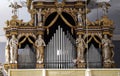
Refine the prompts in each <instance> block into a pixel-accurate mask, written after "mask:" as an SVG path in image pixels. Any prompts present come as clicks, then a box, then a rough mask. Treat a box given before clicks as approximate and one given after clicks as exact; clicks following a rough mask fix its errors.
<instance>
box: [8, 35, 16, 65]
mask: <svg viewBox="0 0 120 76" xmlns="http://www.w3.org/2000/svg"><path fill="white" fill-rule="evenodd" d="M9 45H10V63H17V50H18V39H17V38H15V35H12V38H11V39H10V42H9Z"/></svg>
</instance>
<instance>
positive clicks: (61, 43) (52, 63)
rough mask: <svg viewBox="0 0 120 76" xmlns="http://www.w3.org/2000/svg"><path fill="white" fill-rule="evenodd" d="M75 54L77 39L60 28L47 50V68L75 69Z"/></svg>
mask: <svg viewBox="0 0 120 76" xmlns="http://www.w3.org/2000/svg"><path fill="white" fill-rule="evenodd" d="M75 52H76V50H75V39H74V38H73V37H72V36H71V35H70V33H69V32H67V33H65V32H64V31H63V29H62V28H61V27H60V26H58V29H57V30H56V32H55V33H54V35H53V36H52V38H51V39H50V41H49V43H48V44H47V46H46V48H45V61H44V62H45V67H46V68H73V67H74V63H73V60H74V59H75V57H76V54H75Z"/></svg>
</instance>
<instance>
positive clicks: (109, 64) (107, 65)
mask: <svg viewBox="0 0 120 76" xmlns="http://www.w3.org/2000/svg"><path fill="white" fill-rule="evenodd" d="M103 67H104V68H115V63H103Z"/></svg>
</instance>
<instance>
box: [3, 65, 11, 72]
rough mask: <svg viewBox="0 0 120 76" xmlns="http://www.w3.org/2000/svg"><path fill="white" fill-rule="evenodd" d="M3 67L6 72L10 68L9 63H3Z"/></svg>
mask: <svg viewBox="0 0 120 76" xmlns="http://www.w3.org/2000/svg"><path fill="white" fill-rule="evenodd" d="M4 69H5V71H6V72H8V69H10V64H4Z"/></svg>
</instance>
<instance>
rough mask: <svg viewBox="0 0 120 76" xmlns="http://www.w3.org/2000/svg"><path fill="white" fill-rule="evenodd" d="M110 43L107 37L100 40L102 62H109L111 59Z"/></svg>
mask: <svg viewBox="0 0 120 76" xmlns="http://www.w3.org/2000/svg"><path fill="white" fill-rule="evenodd" d="M111 45H112V42H111V40H110V39H108V37H107V35H104V38H103V39H102V53H103V60H104V62H105V63H106V62H108V63H110V62H111V58H112V49H111Z"/></svg>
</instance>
